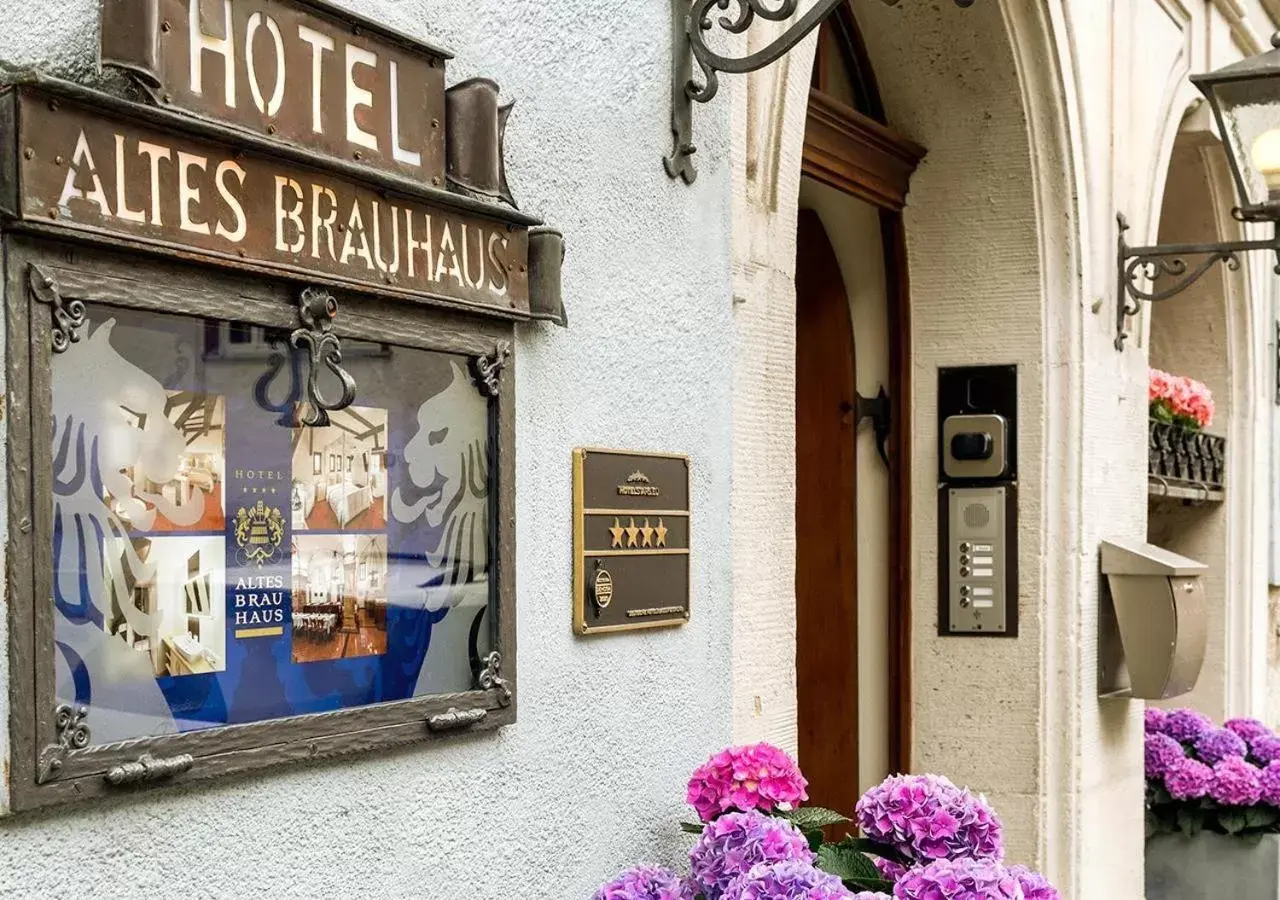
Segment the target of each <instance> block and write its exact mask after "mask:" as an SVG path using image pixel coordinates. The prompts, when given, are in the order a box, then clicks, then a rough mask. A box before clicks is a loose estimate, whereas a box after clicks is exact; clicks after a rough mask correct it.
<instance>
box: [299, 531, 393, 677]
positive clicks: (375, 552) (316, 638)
mask: <svg viewBox="0 0 1280 900" xmlns="http://www.w3.org/2000/svg"><path fill="white" fill-rule="evenodd" d="M386 652H387V539H386V536H385V535H372V534H371V535H357V534H334V535H305V536H295V537H294V540H293V661H294V662H299V663H306V662H320V661H323V660H331V659H344V658H350V657H356V656H380V655H381V654H383V653H386Z"/></svg>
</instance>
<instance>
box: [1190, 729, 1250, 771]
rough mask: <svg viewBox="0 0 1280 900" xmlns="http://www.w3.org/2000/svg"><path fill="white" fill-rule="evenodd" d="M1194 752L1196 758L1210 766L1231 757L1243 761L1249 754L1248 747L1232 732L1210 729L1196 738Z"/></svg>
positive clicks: (1242, 739)
mask: <svg viewBox="0 0 1280 900" xmlns="http://www.w3.org/2000/svg"><path fill="white" fill-rule="evenodd" d="M1195 751H1196V756H1198V757H1200V759H1201V760H1203V761H1204V762H1206V763H1208V764H1209V765H1211V766H1212V765H1217V764H1218V763H1220V762H1222V761H1223V760H1224V759H1229V758H1231V757H1233V756H1234V757H1237V758H1238V759H1244V758H1245V756H1246V755H1247V754H1248V753H1249V746H1248V745H1247V744H1246V743H1245V742H1244V738H1242V737H1240V736H1239V735H1238V734H1236V733H1235V732H1234V731H1229V730H1227V729H1226V728H1211V729H1210V730H1208V731H1206V732H1205V733H1204V734H1202V735H1200V737H1198V738H1196V743H1195Z"/></svg>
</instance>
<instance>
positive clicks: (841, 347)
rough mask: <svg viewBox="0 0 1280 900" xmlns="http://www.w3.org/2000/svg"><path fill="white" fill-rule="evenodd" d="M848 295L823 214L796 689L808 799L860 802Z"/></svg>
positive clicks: (809, 362) (802, 328)
mask: <svg viewBox="0 0 1280 900" xmlns="http://www.w3.org/2000/svg"><path fill="white" fill-rule="evenodd" d="M856 397H857V394H856V388H855V381H854V336H853V322H852V317H851V313H850V310H849V296H848V292H847V291H846V290H845V285H844V281H843V279H842V278H841V275H840V266H839V263H838V262H837V260H836V255H835V251H834V250H833V249H832V247H831V242H830V240H828V238H827V233H826V231H825V230H824V229H823V227H822V222H821V221H820V220H819V218H818V215H817V213H815V212H813V211H811V210H802V211H801V212H800V220H799V227H798V234H797V258H796V693H797V701H798V726H799V751H800V766H801V769H802V770H803V771H804V773H805V775H806V777H808V779H809V782H810V783H809V796H810V803H813V804H816V805H819V806H825V807H828V808H829V809H835V810H838V811H840V812H843V813H845V814H846V815H849V814H851V813H852V811H853V807H854V804H855V803H856V802H857V800H858V795H859V790H858V784H859V779H858V653H857V647H858V596H857V583H858V578H857V511H856V510H857V498H856V491H857V483H856V478H855V465H856V462H855V460H856V457H855V445H854V437H855V431H856V423H855V421H854V408H855V400H856Z"/></svg>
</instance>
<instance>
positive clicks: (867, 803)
mask: <svg viewBox="0 0 1280 900" xmlns="http://www.w3.org/2000/svg"><path fill="white" fill-rule="evenodd" d="M855 815H856V819H857V822H858V826H859V827H860V828H861V829H862V833H863V834H864V835H866V836H867V837H868V838H870V839H871V840H873V841H879V842H880V843H882V844H888V845H890V846H892V847H893V848H894V849H896V850H898V851H899V852H900V853H902V854H903V855H905V856H906V857H907V858H908V859H912V860H918V861H922V862H923V861H928V860H931V859H949V858H954V857H957V856H973V857H991V858H994V859H1000V858H1002V857H1003V856H1004V846H1003V843H1002V840H1001V827H1000V821H999V820H998V819H997V818H996V816H995V813H993V812H992V811H991V808H990V807H989V806H987V804H986V803H985V802H984V801H983V800H982V799H981V798H978V797H975V796H973V795H972V794H970V793H969V792H968V791H966V790H961V789H960V788H958V787H956V786H955V785H954V784H952V783H951V782H950V781H948V780H947V779H946V778H943V777H941V776H937V775H895V776H892V777H890V778H887V779H885V780H884V781H883V782H881V783H880V784H879V785H877V786H876V787H873V788H872V789H871V790H869V791H867V792H866V793H865V794H863V795H862V799H861V800H859V801H858V805H857V810H856V814H855Z"/></svg>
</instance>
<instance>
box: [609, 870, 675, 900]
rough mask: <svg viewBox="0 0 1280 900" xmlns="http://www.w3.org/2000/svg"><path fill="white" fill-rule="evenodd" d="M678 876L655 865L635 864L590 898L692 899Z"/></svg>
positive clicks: (630, 899) (628, 899)
mask: <svg viewBox="0 0 1280 900" xmlns="http://www.w3.org/2000/svg"><path fill="white" fill-rule="evenodd" d="M692 897H693V891H692V890H690V889H689V886H688V885H687V884H686V883H684V882H683V881H682V880H681V878H680V876H679V875H677V874H675V873H674V872H670V871H668V870H666V869H661V868H658V867H657V866H636V867H635V868H634V869H628V870H627V871H625V872H623V873H622V874H621V875H619V876H618V877H617V878H615V879H614V880H613V881H610V882H609V883H608V884H605V885H603V886H602V887H601V888H600V890H598V891H596V892H595V895H594V896H593V897H592V900H692Z"/></svg>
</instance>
